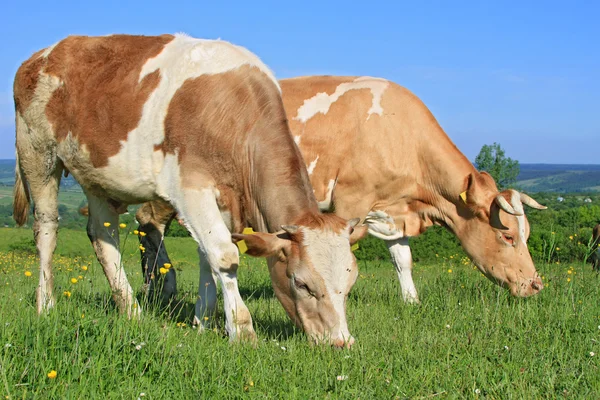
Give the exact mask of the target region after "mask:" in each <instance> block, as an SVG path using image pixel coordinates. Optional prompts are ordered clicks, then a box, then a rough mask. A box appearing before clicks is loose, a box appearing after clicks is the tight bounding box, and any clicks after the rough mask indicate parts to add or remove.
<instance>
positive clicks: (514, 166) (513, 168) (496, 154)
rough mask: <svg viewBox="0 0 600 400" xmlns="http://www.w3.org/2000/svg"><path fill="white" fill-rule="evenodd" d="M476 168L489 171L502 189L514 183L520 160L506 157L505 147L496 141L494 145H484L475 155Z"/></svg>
mask: <svg viewBox="0 0 600 400" xmlns="http://www.w3.org/2000/svg"><path fill="white" fill-rule="evenodd" d="M475 168H477V169H478V170H480V171H486V172H488V173H489V174H490V175H491V176H492V177H493V178H494V180H495V181H496V184H497V185H498V188H499V189H500V190H503V189H506V188H507V187H509V186H511V185H513V184H514V183H515V182H516V181H517V176H518V175H519V171H520V167H519V162H518V161H517V160H513V159H512V158H510V157H506V153H505V152H504V149H503V148H502V147H501V146H500V145H499V144H498V143H495V142H494V144H492V145H487V144H484V145H483V147H482V148H481V151H479V154H477V157H475Z"/></svg>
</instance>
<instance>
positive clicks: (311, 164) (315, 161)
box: [306, 156, 319, 176]
mask: <svg viewBox="0 0 600 400" xmlns="http://www.w3.org/2000/svg"><path fill="white" fill-rule="evenodd" d="M317 161H319V156H317V158H315V159H314V160H313V161H311V162H310V165H309V166H308V168H307V169H306V170H307V171H308V175H309V176H310V175H312V173H313V171H314V170H315V167H316V166H317Z"/></svg>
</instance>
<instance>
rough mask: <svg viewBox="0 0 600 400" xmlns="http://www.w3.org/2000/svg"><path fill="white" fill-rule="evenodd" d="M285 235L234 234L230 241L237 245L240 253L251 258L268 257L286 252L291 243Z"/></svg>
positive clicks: (261, 233) (260, 233)
mask: <svg viewBox="0 0 600 400" xmlns="http://www.w3.org/2000/svg"><path fill="white" fill-rule="evenodd" d="M286 236H287V235H286V234H281V235H277V234H275V233H264V232H255V233H252V234H243V233H234V234H232V235H231V239H232V241H233V242H234V243H237V244H238V247H239V248H240V250H241V252H242V253H246V254H249V255H251V256H253V257H269V256H273V255H277V254H279V252H280V251H282V250H283V251H288V250H289V248H290V246H291V243H292V241H291V240H290V239H289V238H288V237H286Z"/></svg>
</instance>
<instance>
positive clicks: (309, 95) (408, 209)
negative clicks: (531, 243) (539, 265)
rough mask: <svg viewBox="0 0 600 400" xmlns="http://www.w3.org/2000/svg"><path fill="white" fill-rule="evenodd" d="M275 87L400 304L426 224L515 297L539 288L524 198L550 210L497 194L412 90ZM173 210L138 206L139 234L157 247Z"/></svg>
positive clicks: (367, 85) (340, 83)
mask: <svg viewBox="0 0 600 400" xmlns="http://www.w3.org/2000/svg"><path fill="white" fill-rule="evenodd" d="M280 85H281V89H282V93H283V102H284V105H285V109H286V112H287V116H288V119H289V121H290V128H291V130H292V133H293V134H294V139H295V141H296V143H297V144H298V145H299V147H300V150H301V152H302V155H303V157H304V161H305V163H306V165H307V167H308V174H309V175H310V180H311V183H312V186H313V188H314V192H315V194H316V197H317V200H319V207H320V208H321V210H322V211H329V212H335V214H337V215H339V216H341V217H343V218H347V217H349V216H360V217H361V218H362V219H363V220H364V222H365V223H366V224H367V225H368V227H369V233H370V234H371V235H373V236H375V237H377V238H380V239H383V240H384V241H385V242H386V244H387V246H388V248H389V251H390V253H391V256H392V261H393V264H394V266H395V267H396V271H397V273H398V278H399V280H400V285H401V288H402V295H403V298H404V300H405V301H407V302H418V301H419V299H418V295H417V291H416V288H415V286H414V283H413V280H412V256H411V252H410V248H409V242H408V238H409V237H412V236H418V235H419V234H421V233H422V232H424V231H425V230H426V229H427V228H428V227H429V226H431V225H441V226H444V227H446V228H447V229H448V230H450V232H452V233H454V234H455V235H456V236H457V237H458V239H459V240H460V242H461V244H462V246H463V248H464V249H465V251H466V252H467V254H468V255H469V257H470V258H471V259H472V260H473V262H474V263H475V265H476V266H477V267H478V268H479V270H480V271H481V272H482V273H483V274H485V276H486V277H488V278H489V279H490V280H492V281H493V282H495V283H497V284H499V285H502V286H504V287H506V288H508V289H509V290H510V293H511V294H512V295H514V296H529V295H533V294H535V293H537V292H539V291H540V290H541V289H542V288H543V284H542V280H541V279H540V277H539V275H538V274H537V272H536V270H535V266H534V264H533V261H532V259H531V256H530V254H529V250H528V249H527V244H526V242H527V239H528V237H529V223H528V221H527V218H526V217H525V215H524V210H523V204H526V205H528V206H530V207H533V208H537V209H545V208H546V207H544V206H541V205H540V204H538V203H537V202H536V201H535V200H533V199H532V198H531V197H529V196H527V195H526V194H524V193H519V192H517V191H516V190H504V191H502V192H498V189H497V187H496V183H495V182H494V180H493V179H492V177H491V176H490V175H489V174H487V173H485V172H481V173H480V172H478V171H477V170H475V168H474V167H473V165H472V164H471V162H469V160H468V159H467V158H466V157H465V156H464V155H463V154H462V153H461V152H460V151H459V150H458V149H457V148H456V146H455V145H454V143H452V141H451V140H450V138H449V137H448V136H447V135H446V133H445V132H444V131H443V130H442V128H441V127H440V126H439V125H438V123H437V121H436V120H435V118H434V117H433V115H432V114H431V112H430V111H429V110H428V109H427V107H426V106H425V105H424V104H423V103H422V102H421V101H420V100H419V99H418V98H417V97H416V96H415V95H414V94H412V93H411V92H409V91H408V90H406V89H404V88H402V87H400V86H398V85H397V84H395V83H393V82H390V81H387V80H384V79H379V78H371V77H360V78H356V77H333V76H313V77H300V78H293V79H284V80H282V81H280ZM144 214H145V215H144ZM172 216H173V212H172V210H168V209H160V208H156V207H155V208H154V209H153V208H152V207H149V206H144V207H143V208H140V210H139V212H138V215H137V218H138V221H140V222H141V223H142V228H140V229H144V230H149V231H152V232H154V234H153V235H151V236H147V237H146V238H145V239H144V240H156V241H157V243H160V240H161V239H160V238H161V234H159V233H157V232H160V233H162V232H163V231H164V227H165V226H166V224H167V223H168V221H169V220H170V218H171V217H172ZM150 221H152V223H148V222H150ZM155 248H158V247H157V246H155ZM160 249H161V251H164V247H161V248H160ZM153 265H154V264H153V263H151V265H150V268H148V270H149V271H152V266H153ZM165 296H167V297H168V296H169V293H167V294H165Z"/></svg>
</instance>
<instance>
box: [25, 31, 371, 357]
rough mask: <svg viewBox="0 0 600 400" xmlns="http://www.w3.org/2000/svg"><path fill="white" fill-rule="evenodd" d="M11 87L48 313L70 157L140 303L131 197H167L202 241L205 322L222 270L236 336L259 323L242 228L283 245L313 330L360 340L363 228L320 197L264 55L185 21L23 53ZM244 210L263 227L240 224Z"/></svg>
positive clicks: (284, 267) (123, 288) (303, 315)
mask: <svg viewBox="0 0 600 400" xmlns="http://www.w3.org/2000/svg"><path fill="white" fill-rule="evenodd" d="M14 98H15V108H16V130H17V132H16V147H17V167H16V182H15V196H14V197H15V198H14V217H15V220H16V221H17V222H18V223H19V224H23V223H24V222H25V221H26V218H27V213H28V211H29V196H30V195H31V198H32V199H33V203H34V216H35V223H34V236H35V239H36V245H37V248H38V251H39V254H40V281H39V286H38V288H37V310H38V312H39V313H42V312H44V311H45V310H47V309H49V308H51V307H52V306H53V305H54V296H53V293H52V291H53V282H52V270H51V260H52V254H53V252H54V249H55V247H56V233H57V226H58V211H57V209H58V204H57V194H58V188H59V183H60V179H61V174H62V173H63V171H64V172H70V173H71V174H73V176H74V177H75V179H76V180H77V181H78V182H79V184H80V185H81V186H82V188H83V190H84V192H85V194H86V196H87V198H88V204H89V220H88V227H87V232H88V236H89V238H90V240H91V241H92V244H93V247H94V249H95V251H96V255H97V257H98V260H99V262H100V263H101V264H102V267H103V268H104V272H105V274H106V277H107V278H108V281H109V284H110V286H111V289H112V293H113V298H114V300H115V302H116V304H117V305H118V307H119V309H120V310H121V311H122V312H125V313H127V315H128V316H130V317H132V316H136V315H138V314H139V313H140V307H139V305H138V303H137V300H136V299H135V297H134V294H133V290H132V289H131V286H130V285H129V282H128V281H127V277H126V275H125V272H124V271H123V268H122V264H121V256H120V253H119V246H118V243H119V233H118V215H119V212H123V211H124V210H125V207H126V206H127V205H128V204H133V203H142V202H147V201H152V200H154V201H157V200H159V199H160V200H161V201H163V202H168V203H169V204H171V205H172V206H173V207H174V208H175V209H176V210H177V212H178V213H179V214H180V215H181V216H182V218H184V219H185V223H186V227H187V228H188V230H189V231H190V232H191V233H192V236H193V237H194V239H195V240H196V241H197V242H198V251H199V254H200V256H201V257H200V259H201V262H200V270H201V274H200V289H199V300H198V303H197V306H196V317H197V318H198V319H199V320H200V322H201V328H202V327H204V324H208V323H209V321H210V319H209V318H208V317H210V316H211V314H212V313H213V311H214V308H215V302H216V288H215V281H214V279H213V274H214V275H215V276H216V277H218V278H219V280H220V282H221V284H222V287H223V296H224V303H225V306H224V311H225V315H226V329H227V332H228V334H229V336H230V339H231V340H235V339H244V338H248V339H254V338H255V333H254V329H253V326H252V318H251V316H250V313H249V312H248V308H247V307H246V305H245V304H244V302H243V300H242V298H241V297H240V293H239V290H238V282H237V272H236V271H237V268H238V261H239V256H238V251H237V247H236V246H235V244H234V243H233V242H232V240H233V241H238V240H242V239H243V240H245V242H246V244H247V246H248V248H249V250H248V252H249V253H250V254H251V255H255V256H261V257H267V256H268V257H270V272H271V276H272V279H273V285H274V288H275V293H276V295H277V297H278V298H279V300H280V301H281V302H282V304H283V306H284V308H285V310H286V312H287V313H288V315H289V316H290V317H291V318H292V320H293V321H294V322H295V323H296V324H298V325H299V326H300V327H302V328H303V329H304V330H305V331H306V333H307V334H308V335H309V337H311V338H313V339H314V340H316V341H326V342H329V343H332V344H334V345H337V346H344V345H348V346H349V345H351V344H352V342H353V339H352V337H351V336H350V333H349V332H348V327H347V323H346V316H345V306H346V297H347V294H348V292H349V290H350V288H351V287H352V285H353V284H354V282H355V280H356V277H357V267H356V261H355V259H354V256H353V255H352V252H351V250H350V240H351V239H350V235H351V234H353V233H354V235H355V236H356V237H360V235H361V231H364V232H365V233H366V228H364V229H360V228H359V229H356V230H354V228H353V227H354V225H356V223H357V222H358V219H356V220H354V221H350V222H347V221H346V220H344V219H342V218H340V217H338V216H334V215H322V214H321V213H320V212H319V209H318V204H317V201H316V199H315V196H314V194H313V192H312V188H311V186H310V181H309V178H308V174H307V171H306V168H305V166H304V164H303V162H302V157H301V155H300V152H299V151H298V148H297V146H296V145H295V144H294V141H293V138H292V135H291V133H290V131H289V127H288V124H287V121H286V116H285V111H284V108H283V103H282V100H281V93H280V88H279V87H278V83H277V81H276V80H275V78H274V77H273V75H272V73H271V71H270V70H269V69H268V68H267V67H266V66H265V65H264V64H263V63H262V62H261V61H260V60H259V59H258V57H256V56H255V55H254V54H252V53H250V52H249V51H248V50H246V49H244V48H242V47H238V46H234V45H232V44H230V43H227V42H223V41H212V40H200V39H194V38H191V37H188V36H185V35H174V36H173V35H162V36H157V37H149V36H128V35H112V36H105V37H82V36H71V37H68V38H66V39H64V40H62V41H60V42H58V43H57V44H55V45H53V46H51V47H49V48H47V49H44V50H41V51H38V52H37V53H35V54H34V55H33V56H32V57H31V58H30V59H29V60H27V61H25V62H24V63H23V65H22V66H21V67H20V68H19V70H18V71H17V74H16V77H15V83H14ZM246 222H248V223H250V224H251V226H253V227H254V228H255V229H256V230H257V231H259V232H258V233H256V234H254V235H243V234H240V232H242V228H243V227H244V224H245V223H246ZM230 232H233V235H232V234H231V233H230ZM267 232H271V233H267Z"/></svg>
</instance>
